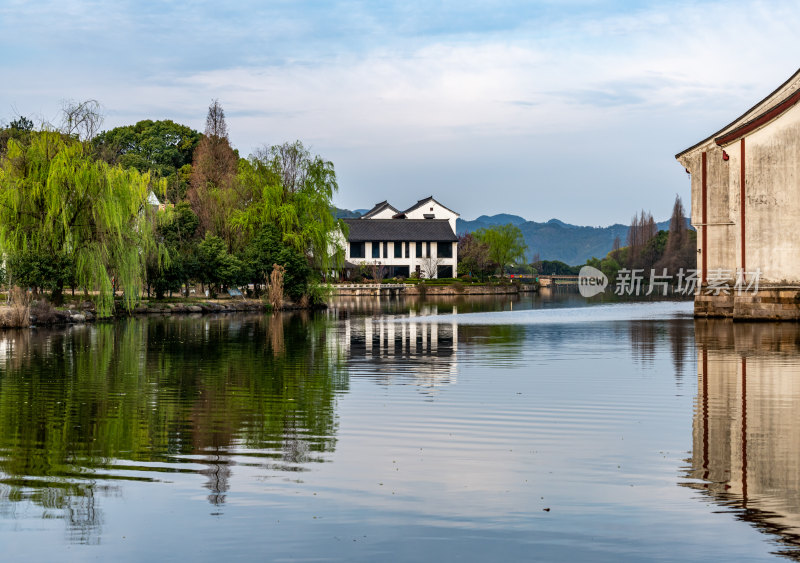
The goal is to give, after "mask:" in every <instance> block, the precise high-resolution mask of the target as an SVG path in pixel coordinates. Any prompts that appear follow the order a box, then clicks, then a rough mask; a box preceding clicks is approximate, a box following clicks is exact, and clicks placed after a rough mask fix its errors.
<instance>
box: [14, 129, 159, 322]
mask: <svg viewBox="0 0 800 563" xmlns="http://www.w3.org/2000/svg"><path fill="white" fill-rule="evenodd" d="M88 150H89V149H88V148H87V147H85V146H84V145H83V144H82V143H79V142H77V141H74V140H70V139H65V138H64V137H63V136H62V135H60V134H59V133H55V132H48V131H43V132H40V133H35V134H33V135H32V137H31V139H30V143H29V144H27V145H22V144H20V143H18V142H16V141H13V140H12V141H9V145H8V150H7V152H6V154H5V155H4V156H3V158H2V160H0V247H1V248H2V251H3V253H4V254H5V255H6V256H14V255H19V254H24V253H35V254H38V255H40V256H41V255H50V256H61V255H67V256H68V257H69V258H70V259H71V262H72V263H73V264H74V268H75V269H74V279H75V283H76V284H77V285H78V286H82V287H85V288H87V289H90V290H93V291H96V292H97V296H96V305H97V311H98V314H99V315H101V316H108V315H110V314H111V312H112V310H113V306H114V302H113V290H112V277H115V278H116V281H117V283H118V284H120V285H121V286H122V288H123V289H124V299H123V303H124V306H125V307H126V308H127V309H131V308H133V306H134V305H135V303H136V301H137V300H138V298H139V295H140V293H141V287H142V281H143V278H144V266H145V264H144V262H145V257H146V256H147V255H148V253H152V252H158V249H157V247H156V245H155V243H154V238H153V227H152V224H153V223H152V221H151V220H150V218H149V217H148V215H149V213H151V211H150V206H149V205H148V204H147V196H148V193H149V189H150V178H149V175H148V174H144V175H142V174H140V173H139V172H137V171H136V170H133V169H127V170H125V169H122V168H121V167H116V166H111V165H109V164H107V163H105V162H102V161H98V160H94V159H93V158H91V156H90V155H89V154H88V152H87V151H88ZM12 281H13V280H12ZM62 289H63V287H62V286H61V285H59V287H57V288H55V289H54V290H53V293H54V295H53V297H54V298H56V299H58V298H59V297H60V294H61V290H62Z"/></svg>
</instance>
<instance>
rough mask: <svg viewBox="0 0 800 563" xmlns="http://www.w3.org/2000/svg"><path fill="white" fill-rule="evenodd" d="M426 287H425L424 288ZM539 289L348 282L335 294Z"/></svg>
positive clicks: (530, 289) (500, 292)
mask: <svg viewBox="0 0 800 563" xmlns="http://www.w3.org/2000/svg"><path fill="white" fill-rule="evenodd" d="M422 288H424V289H422ZM536 291H539V286H538V285H537V284H519V285H515V284H509V285H462V286H460V287H459V286H456V285H452V284H451V285H424V286H420V285H417V284H402V285H401V284H391V285H388V284H383V285H378V284H363V285H359V284H348V285H336V286H334V288H333V295H338V296H348V297H355V296H370V295H374V296H378V295H386V296H395V295H396V296H400V295H422V294H423V293H424V294H425V295H513V294H517V293H532V292H536Z"/></svg>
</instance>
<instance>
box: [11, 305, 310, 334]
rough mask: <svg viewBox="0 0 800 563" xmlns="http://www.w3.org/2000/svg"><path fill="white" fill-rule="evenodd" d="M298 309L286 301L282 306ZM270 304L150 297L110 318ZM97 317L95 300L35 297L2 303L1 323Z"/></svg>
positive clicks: (260, 310)
mask: <svg viewBox="0 0 800 563" xmlns="http://www.w3.org/2000/svg"><path fill="white" fill-rule="evenodd" d="M293 309H298V307H297V306H295V305H294V304H292V303H285V304H284V306H283V307H281V310H293ZM270 310H271V307H270V306H269V305H267V304H266V303H264V302H263V301H260V300H258V299H235V300H234V299H206V300H202V301H201V300H186V301H184V302H173V301H170V302H163V301H149V300H145V301H142V302H140V303H139V304H138V305H136V307H135V308H134V309H133V310H131V311H126V310H125V309H122V308H121V307H119V308H118V309H117V312H115V314H114V316H113V317H111V318H124V317H129V316H137V315H206V314H212V313H239V312H255V313H265V312H267V311H270ZM97 319H98V317H97V313H96V310H95V305H94V303H93V302H92V301H88V300H87V301H80V302H70V303H67V304H66V305H65V306H64V307H60V308H56V307H53V306H52V305H51V304H50V303H48V302H46V301H34V302H32V303H31V304H30V305H28V306H19V305H2V306H0V327H2V328H25V327H29V326H54V325H68V324H80V323H87V322H94V321H96V320H97Z"/></svg>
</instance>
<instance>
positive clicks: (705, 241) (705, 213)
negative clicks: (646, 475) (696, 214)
mask: <svg viewBox="0 0 800 563" xmlns="http://www.w3.org/2000/svg"><path fill="white" fill-rule="evenodd" d="M702 174H703V175H702V177H701V182H702V198H703V207H702V210H703V211H702V214H703V216H702V221H701V222H702V223H703V239H702V240H703V246H702V247H701V251H700V255H701V256H702V264H703V265H702V268H703V277H702V278H701V280H700V284H701V285H706V283H707V281H708V278H707V276H706V270H707V269H708V268H707V266H708V260H707V258H706V256H708V251H707V249H708V210H707V208H708V205H707V202H706V199H707V197H708V193H707V191H708V190H707V187H708V154H707V153H706V151H703V173H702Z"/></svg>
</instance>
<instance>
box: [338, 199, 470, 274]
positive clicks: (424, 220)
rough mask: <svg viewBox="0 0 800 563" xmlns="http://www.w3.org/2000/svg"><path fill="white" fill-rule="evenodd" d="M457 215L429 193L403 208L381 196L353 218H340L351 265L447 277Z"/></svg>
mask: <svg viewBox="0 0 800 563" xmlns="http://www.w3.org/2000/svg"><path fill="white" fill-rule="evenodd" d="M458 217H459V215H458V213H456V212H455V211H452V210H451V209H448V208H447V207H445V206H444V205H442V204H441V203H439V202H438V201H436V200H435V199H433V197H427V198H425V199H421V200H419V201H418V202H417V203H416V204H414V205H412V206H411V207H409V208H408V209H406V210H405V211H399V210H398V209H397V208H395V207H393V206H392V205H390V204H389V203H388V202H386V201H383V202H381V203H379V204H377V205H376V206H375V207H373V208H372V209H371V210H369V211H368V212H367V213H365V214H364V215H363V216H362V217H360V218H358V219H345V222H346V223H347V225H348V227H349V229H350V232H349V234H348V237H347V254H346V260H347V262H348V265H349V266H350V267H351V268H355V267H358V266H360V265H361V264H364V265H367V266H378V267H381V268H382V269H383V270H384V271H383V274H384V277H401V276H402V277H410V276H411V275H412V274H414V273H417V274H418V275H419V276H420V277H423V278H452V277H455V276H456V275H457V272H458V248H457V247H458V237H457V236H456V219H458Z"/></svg>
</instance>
